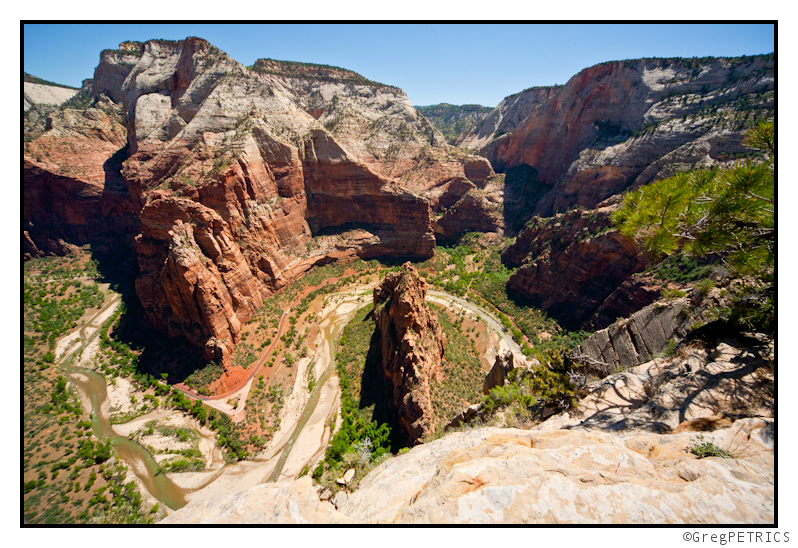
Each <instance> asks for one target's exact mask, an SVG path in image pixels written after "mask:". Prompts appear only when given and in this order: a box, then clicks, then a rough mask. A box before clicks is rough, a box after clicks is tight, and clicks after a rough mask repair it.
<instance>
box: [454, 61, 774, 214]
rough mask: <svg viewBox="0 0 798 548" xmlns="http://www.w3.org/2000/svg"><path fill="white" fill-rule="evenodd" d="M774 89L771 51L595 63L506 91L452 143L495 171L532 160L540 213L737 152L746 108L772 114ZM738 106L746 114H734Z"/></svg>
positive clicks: (588, 204)
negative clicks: (558, 80) (556, 81)
mask: <svg viewBox="0 0 798 548" xmlns="http://www.w3.org/2000/svg"><path fill="white" fill-rule="evenodd" d="M774 90H775V83H774V59H773V57H772V55H764V56H753V57H742V58H737V59H723V58H707V59H701V60H682V59H647V60H631V61H615V62H609V63H603V64H600V65H596V66H593V67H590V68H587V69H585V70H583V71H581V72H580V73H579V74H577V75H576V76H574V77H573V78H571V79H570V80H569V81H568V83H567V84H566V85H565V86H562V87H559V88H556V89H555V88H552V89H551V90H550V91H549V92H548V93H546V92H545V90H542V89H538V90H537V91H536V90H535V89H534V88H533V90H528V91H525V92H523V93H521V94H517V95H515V96H511V97H508V98H507V99H505V100H504V101H503V102H502V103H501V104H500V105H499V106H497V107H496V109H494V112H493V113H491V115H489V116H488V118H486V119H485V120H484V121H483V122H482V124H480V125H479V126H477V127H476V128H474V130H472V132H471V133H470V134H469V135H466V136H464V137H463V138H462V140H461V144H462V145H463V146H467V147H472V148H477V149H479V154H480V155H483V156H485V157H487V158H488V159H489V160H490V162H491V164H492V165H493V168H494V169H495V170H497V171H500V172H504V171H506V170H507V169H509V168H512V167H516V166H522V165H527V166H531V167H532V168H534V169H536V170H537V172H538V180H539V181H540V182H541V183H542V184H544V185H547V186H548V187H549V188H550V189H551V190H550V191H549V192H548V193H547V194H546V195H545V196H544V197H542V198H541V199H540V200H539V202H538V203H537V204H536V205H535V206H534V208H533V209H532V210H531V211H530V212H529V216H531V215H532V214H537V215H545V216H549V215H551V214H553V213H554V212H556V211H564V210H566V209H568V208H569V207H571V206H573V205H580V206H582V207H585V208H593V207H595V206H596V204H598V203H599V202H601V201H603V200H605V199H606V198H607V197H609V196H611V195H613V194H616V193H618V192H621V191H622V190H624V189H627V188H630V187H633V188H634V187H637V186H639V185H642V184H646V183H649V182H651V181H655V180H659V179H663V178H665V177H668V176H670V175H671V174H673V173H674V172H676V171H681V170H685V169H690V168H693V167H706V166H713V165H723V164H726V163H728V162H730V161H734V160H735V159H737V158H740V157H744V156H745V155H747V154H748V152H749V151H748V150H747V149H746V148H745V147H744V146H743V145H742V137H743V134H744V131H745V129H746V128H748V127H751V125H752V123H753V122H752V120H751V118H750V117H753V116H755V117H756V119H757V120H761V119H766V118H768V117H772V116H773V108H774ZM527 95H529V99H528V100H527V101H525V102H523V103H522V99H523V98H524V97H525V96H527ZM519 103H521V104H519ZM515 104H519V106H514V105H515ZM743 111H744V112H747V113H748V114H747V116H749V122H742V121H741V120H740V114H739V113H740V112H743ZM511 113H512V116H513V120H514V121H515V123H513V124H509V125H508V122H505V121H504V120H505V118H507V117H508V116H509V115H510V114H511Z"/></svg>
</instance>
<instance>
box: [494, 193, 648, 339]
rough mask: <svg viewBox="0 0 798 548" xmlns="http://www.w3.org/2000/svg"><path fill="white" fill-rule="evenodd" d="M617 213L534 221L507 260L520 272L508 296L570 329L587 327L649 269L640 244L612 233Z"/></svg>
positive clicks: (610, 208) (604, 211)
mask: <svg viewBox="0 0 798 548" xmlns="http://www.w3.org/2000/svg"><path fill="white" fill-rule="evenodd" d="M614 209H615V206H607V207H602V208H599V209H596V210H592V211H588V212H581V211H578V210H574V211H571V212H569V213H563V214H559V215H555V216H554V217H552V218H549V219H541V218H537V217H536V218H534V219H533V220H532V221H530V222H529V223H528V224H527V227H526V228H525V229H524V230H522V231H521V233H520V234H519V235H518V237H517V238H516V240H515V242H513V244H512V245H511V246H510V247H508V248H507V249H506V250H505V251H504V253H503V254H502V261H503V262H504V263H505V264H508V265H511V266H517V267H519V268H518V270H517V271H516V272H515V273H513V275H512V276H510V279H509V280H508V281H507V288H508V290H510V291H514V292H515V293H516V294H518V295H520V296H521V297H523V298H525V299H527V300H529V301H531V302H532V303H534V304H535V305H536V306H539V307H541V308H545V309H546V310H547V311H548V312H549V313H550V314H551V315H552V316H554V317H556V318H557V319H558V320H559V321H560V322H561V323H563V324H564V325H566V326H568V327H570V328H576V327H578V326H579V325H581V324H582V323H584V322H586V321H587V320H588V318H590V317H591V316H592V315H593V314H594V313H595V312H596V311H597V310H598V309H599V307H600V306H601V304H602V303H603V302H604V300H605V299H606V298H607V297H608V296H610V295H611V294H612V293H613V291H615V290H616V289H617V288H618V287H619V286H620V285H621V284H622V283H623V282H624V281H625V280H626V279H627V278H628V277H629V276H630V275H631V274H634V273H635V272H640V271H641V270H643V269H644V268H645V266H646V264H647V260H646V257H645V256H644V255H642V254H641V252H640V250H639V249H638V247H637V244H635V242H634V240H632V239H630V238H627V237H625V236H623V235H621V234H620V233H619V232H618V231H617V230H614V229H612V228H611V225H612V223H611V221H610V217H609V215H610V213H611V212H612V211H613V210H614ZM652 300H653V298H652ZM648 302H651V301H648ZM645 304H648V303H647V302H644V303H643V305H645ZM614 319H615V318H612V320H614ZM602 327H603V326H602Z"/></svg>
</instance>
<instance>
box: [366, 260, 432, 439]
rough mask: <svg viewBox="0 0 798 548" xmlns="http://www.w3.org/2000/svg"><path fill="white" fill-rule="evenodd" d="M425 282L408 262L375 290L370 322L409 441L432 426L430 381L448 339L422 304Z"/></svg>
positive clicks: (425, 305) (423, 303)
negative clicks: (373, 322) (373, 327)
mask: <svg viewBox="0 0 798 548" xmlns="http://www.w3.org/2000/svg"><path fill="white" fill-rule="evenodd" d="M426 292H427V284H426V282H425V281H424V280H422V279H421V278H419V275H418V271H417V270H416V269H415V268H413V267H412V266H411V265H410V263H405V264H404V265H402V270H401V271H400V272H396V273H392V274H388V275H387V276H386V277H385V279H384V280H383V281H382V283H381V284H380V285H379V286H377V287H376V288H374V319H375V321H376V324H377V337H378V341H379V345H380V351H381V354H382V368H383V373H384V374H385V377H386V378H387V379H388V380H389V381H390V383H391V385H392V386H393V404H394V406H396V408H397V409H398V410H399V423H400V425H401V427H402V429H403V430H404V432H405V434H406V436H407V438H408V440H409V443H411V444H413V443H417V442H420V441H421V438H422V437H423V436H424V434H425V433H427V432H428V431H429V430H430V428H431V426H432V425H431V417H432V401H431V398H430V380H431V379H432V378H433V377H434V376H435V375H436V374H437V373H438V371H439V368H440V363H441V360H442V359H443V355H444V350H445V347H446V339H445V336H444V334H443V331H442V329H441V327H440V325H439V324H438V320H437V316H436V315H435V314H434V313H433V312H432V311H431V310H430V309H429V307H428V306H427V304H426V302H425V300H424V299H425V297H426Z"/></svg>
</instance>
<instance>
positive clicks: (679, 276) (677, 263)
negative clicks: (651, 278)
mask: <svg viewBox="0 0 798 548" xmlns="http://www.w3.org/2000/svg"><path fill="white" fill-rule="evenodd" d="M712 268H713V265H712V264H711V263H708V262H707V261H705V260H702V258H700V257H691V256H690V255H687V254H686V253H684V252H677V253H674V254H673V255H670V256H669V257H666V258H665V260H663V261H662V262H660V263H658V264H656V265H654V266H652V267H650V268H649V272H651V273H652V274H654V275H655V276H656V277H657V278H659V279H660V280H663V281H666V282H676V283H682V284H683V283H689V282H694V281H696V280H700V279H702V278H705V277H706V276H707V274H709V272H710V271H711V270H712Z"/></svg>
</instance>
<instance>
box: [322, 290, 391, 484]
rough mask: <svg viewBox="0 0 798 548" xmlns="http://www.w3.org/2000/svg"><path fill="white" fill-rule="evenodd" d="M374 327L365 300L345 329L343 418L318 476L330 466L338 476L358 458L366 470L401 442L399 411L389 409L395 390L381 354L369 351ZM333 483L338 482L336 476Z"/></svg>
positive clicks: (341, 370) (340, 367)
mask: <svg viewBox="0 0 798 548" xmlns="http://www.w3.org/2000/svg"><path fill="white" fill-rule="evenodd" d="M373 333H374V321H373V319H371V307H370V306H365V307H363V308H361V309H360V310H358V311H357V313H356V314H355V316H354V318H353V319H352V321H350V322H349V324H347V326H346V327H345V328H344V331H343V334H342V335H341V339H340V341H339V343H338V353H337V359H336V362H337V363H336V367H337V370H338V377H339V378H340V379H341V412H342V418H343V424H342V425H341V427H340V428H339V429H338V431H336V433H335V435H334V436H333V438H332V440H331V441H330V444H329V446H328V447H327V453H326V455H325V458H324V461H323V462H322V463H321V464H320V465H319V467H318V468H317V469H316V470H315V471H314V472H313V477H315V478H317V479H318V478H320V477H321V476H322V473H323V472H324V470H325V467H326V468H327V469H328V474H327V477H328V478H332V479H333V480H334V478H335V477H340V474H343V472H345V471H346V470H347V469H348V468H349V467H351V466H353V465H354V464H357V465H358V467H359V468H358V470H359V472H358V473H360V472H363V471H364V470H365V469H366V468H367V465H369V464H370V463H373V461H374V459H380V458H384V457H383V456H384V455H385V456H387V455H388V454H390V452H391V450H392V448H393V449H395V450H398V449H399V447H400V445H399V440H398V432H397V428H398V427H397V425H396V424H395V416H394V417H393V419H391V415H392V413H391V412H390V411H389V410H388V402H389V401H390V398H391V395H390V393H389V392H388V388H387V386H386V385H385V384H384V380H383V377H382V372H381V371H380V370H379V357H378V356H374V355H370V354H369V348H370V343H371V336H372V334H373ZM393 414H394V415H395V412H394V413H393ZM363 475H365V474H363ZM361 477H362V476H361ZM330 483H331V486H332V484H333V483H334V481H331V482H330Z"/></svg>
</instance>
